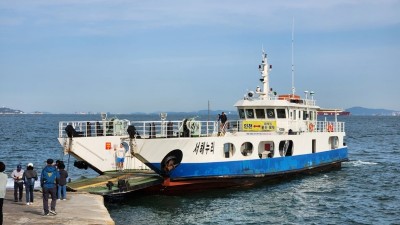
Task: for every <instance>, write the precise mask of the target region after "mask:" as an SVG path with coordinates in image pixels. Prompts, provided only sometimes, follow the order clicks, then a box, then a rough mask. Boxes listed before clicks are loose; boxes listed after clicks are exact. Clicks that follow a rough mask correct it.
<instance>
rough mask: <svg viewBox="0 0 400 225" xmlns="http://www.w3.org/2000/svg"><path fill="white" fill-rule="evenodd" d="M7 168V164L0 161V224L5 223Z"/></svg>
mask: <svg viewBox="0 0 400 225" xmlns="http://www.w3.org/2000/svg"><path fill="white" fill-rule="evenodd" d="M4 170H6V165H5V164H4V163H3V162H0V224H3V203H4V197H6V188H7V178H8V176H7V174H5V173H4Z"/></svg>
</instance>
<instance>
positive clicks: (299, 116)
mask: <svg viewBox="0 0 400 225" xmlns="http://www.w3.org/2000/svg"><path fill="white" fill-rule="evenodd" d="M301 119H302V117H301V110H299V120H301Z"/></svg>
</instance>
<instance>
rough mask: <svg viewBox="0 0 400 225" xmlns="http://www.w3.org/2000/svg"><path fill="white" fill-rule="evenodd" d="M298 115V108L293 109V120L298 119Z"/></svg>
mask: <svg viewBox="0 0 400 225" xmlns="http://www.w3.org/2000/svg"><path fill="white" fill-rule="evenodd" d="M296 117H297V112H296V110H293V120H296Z"/></svg>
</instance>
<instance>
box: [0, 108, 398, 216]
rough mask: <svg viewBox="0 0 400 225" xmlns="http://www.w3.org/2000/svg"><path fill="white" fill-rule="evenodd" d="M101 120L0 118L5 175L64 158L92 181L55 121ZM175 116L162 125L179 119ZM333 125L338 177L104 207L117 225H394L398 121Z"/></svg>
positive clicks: (360, 119) (355, 119) (73, 172)
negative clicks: (342, 129) (340, 128)
mask: <svg viewBox="0 0 400 225" xmlns="http://www.w3.org/2000/svg"><path fill="white" fill-rule="evenodd" d="M99 117H100V116H99V115H0V161H3V162H5V163H6V165H7V170H6V172H7V173H11V171H12V169H14V168H15V167H16V166H17V164H18V163H22V164H23V165H26V164H27V163H29V162H33V164H34V166H35V168H36V169H37V170H39V171H40V170H41V169H42V168H43V167H44V164H45V163H44V161H45V160H46V159H47V158H54V159H62V160H64V161H65V162H66V164H67V168H68V171H69V173H70V176H71V177H72V179H78V178H79V177H81V176H86V177H93V176H95V175H96V173H95V172H93V171H91V170H90V169H89V170H79V169H77V168H75V167H74V166H73V162H74V159H73V158H72V157H71V158H69V157H68V155H67V156H64V155H63V154H62V148H61V147H60V145H59V143H58V141H57V136H58V122H59V121H69V120H98V119H99ZM175 117H176V118H172V117H170V116H169V118H168V119H181V118H182V116H175ZM118 118H120V119H125V118H126V119H130V120H148V119H152V120H153V119H158V118H157V117H154V116H134V115H126V116H123V115H118ZM204 119H205V118H204ZM212 119H214V118H212ZM339 120H341V121H345V122H346V133H347V137H346V144H347V145H348V147H349V157H350V162H346V163H343V166H342V169H341V170H339V171H332V172H327V173H320V174H314V175H310V176H303V177H299V178H295V179H291V180H285V181H281V182H279V183H274V184H263V185H258V186H256V187H252V188H246V189H223V190H207V191H204V192H202V193H196V194H192V195H184V196H159V195H153V196H135V197H132V198H130V199H129V200H127V201H124V202H120V203H108V204H107V205H106V206H107V208H108V209H109V211H110V214H111V217H112V218H113V219H114V221H115V222H116V224H400V117H375V116H374V117H373V116H365V117H364V116H350V117H339ZM68 161H69V166H68Z"/></svg>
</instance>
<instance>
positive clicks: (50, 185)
mask: <svg viewBox="0 0 400 225" xmlns="http://www.w3.org/2000/svg"><path fill="white" fill-rule="evenodd" d="M53 162H54V161H53V159H48V160H47V161H46V163H47V165H46V167H45V168H43V170H42V174H41V176H40V186H41V187H42V192H43V210H44V214H43V215H44V216H48V215H50V214H52V215H57V213H56V203H57V182H58V180H59V179H60V174H59V173H58V171H57V169H56V167H55V166H53ZM49 195H50V196H51V206H50V207H51V208H50V210H49Z"/></svg>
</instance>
